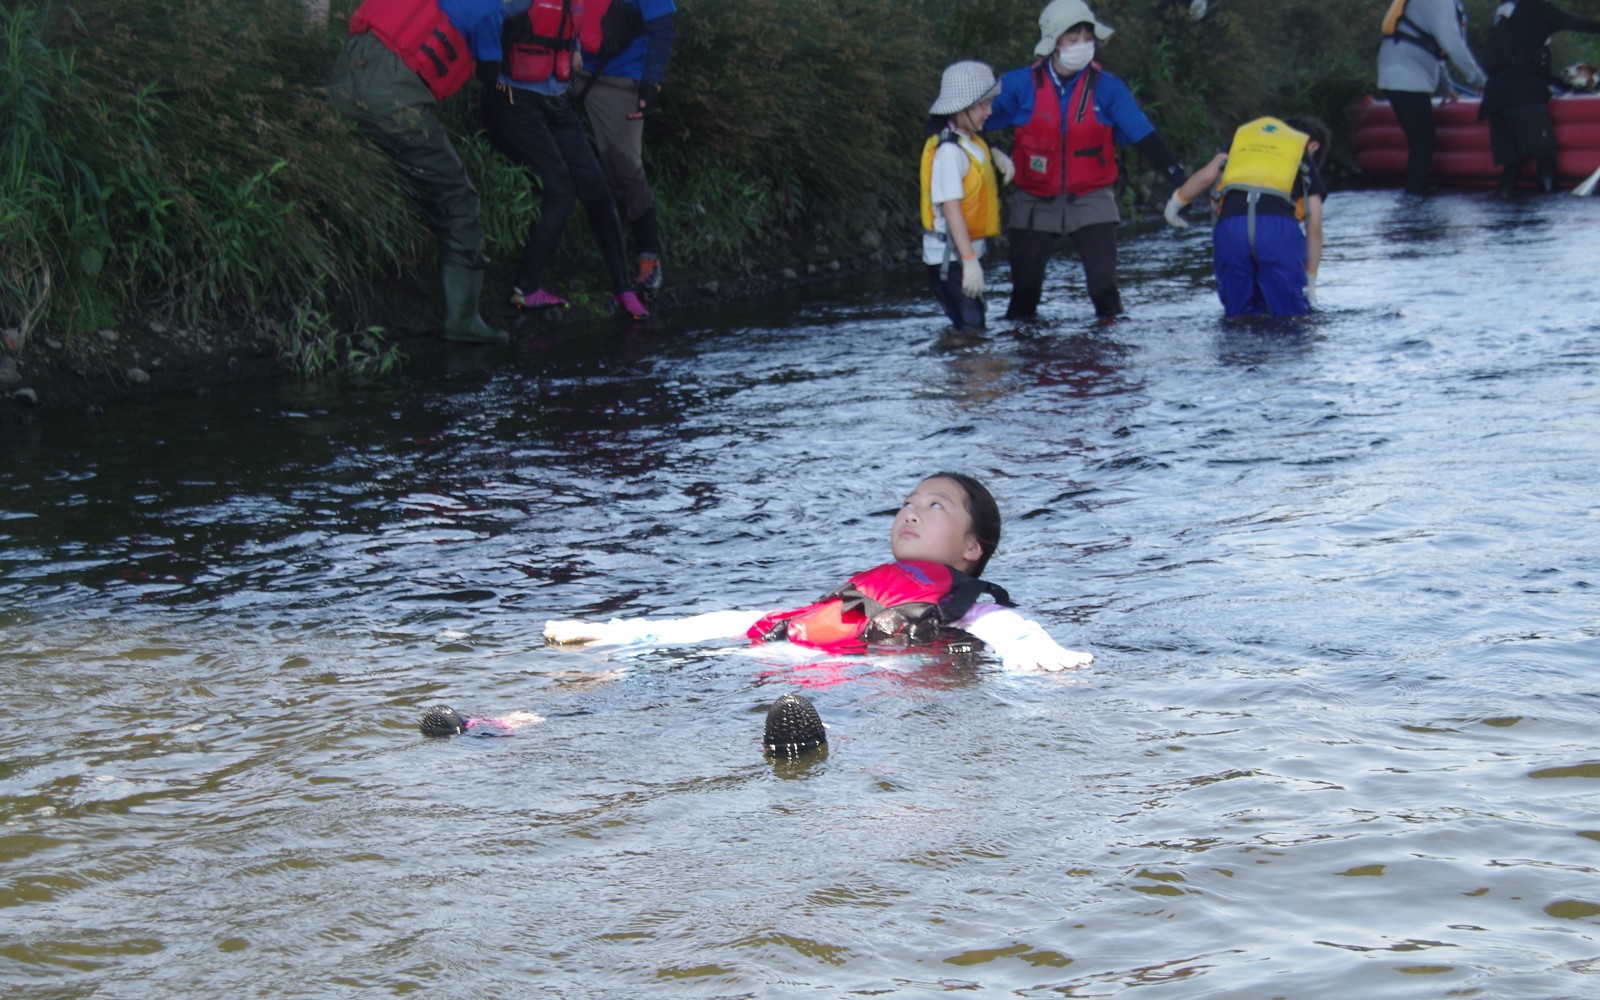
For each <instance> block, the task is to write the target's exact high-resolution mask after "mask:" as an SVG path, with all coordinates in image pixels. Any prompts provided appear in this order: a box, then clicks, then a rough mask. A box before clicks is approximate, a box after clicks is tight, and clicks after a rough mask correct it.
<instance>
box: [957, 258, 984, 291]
mask: <svg viewBox="0 0 1600 1000" xmlns="http://www.w3.org/2000/svg"><path fill="white" fill-rule="evenodd" d="M961 294H962V295H965V296H966V297H967V298H969V299H981V298H983V265H982V264H980V263H978V258H977V257H964V258H962V261H961Z"/></svg>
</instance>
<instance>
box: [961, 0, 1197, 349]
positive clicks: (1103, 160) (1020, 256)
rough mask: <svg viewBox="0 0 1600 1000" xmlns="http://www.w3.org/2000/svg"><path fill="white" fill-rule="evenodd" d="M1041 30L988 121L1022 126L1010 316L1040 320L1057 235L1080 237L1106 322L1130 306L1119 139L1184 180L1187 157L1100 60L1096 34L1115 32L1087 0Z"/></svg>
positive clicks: (1054, 13) (1048, 12) (1049, 13)
mask: <svg viewBox="0 0 1600 1000" xmlns="http://www.w3.org/2000/svg"><path fill="white" fill-rule="evenodd" d="M1039 31H1040V34H1041V36H1042V37H1041V38H1040V40H1039V44H1038V45H1036V46H1035V47H1034V53H1035V54H1036V55H1038V56H1041V57H1042V58H1040V59H1039V60H1038V61H1037V62H1035V63H1033V64H1032V65H1030V66H1024V67H1022V68H1020V69H1014V70H1012V71H1011V72H1009V73H1007V74H1005V75H1004V76H1002V77H1001V78H1000V96H998V97H996V98H995V99H994V106H993V110H992V111H991V113H990V115H989V121H988V124H987V125H986V126H985V128H987V129H989V130H996V129H1002V128H1010V127H1015V129H1016V131H1015V133H1014V135H1013V137H1012V148H1011V160H1012V162H1013V163H1014V164H1015V165H1016V176H1015V178H1014V180H1013V183H1015V184H1016V186H1017V194H1016V198H1015V200H1014V201H1013V202H1012V208H1011V219H1010V225H1009V233H1008V241H1009V243H1010V257H1011V304H1010V306H1009V307H1008V308H1007V309H1006V318H1007V319H1013V320H1031V319H1033V318H1034V317H1035V315H1036V314H1037V311H1038V308H1039V299H1040V297H1041V296H1042V294H1043V291H1044V271H1045V264H1046V263H1047V262H1048V261H1049V259H1050V254H1051V253H1052V252H1053V251H1054V250H1055V243H1056V239H1057V237H1060V236H1071V237H1072V240H1073V242H1074V243H1075V244H1076V245H1077V248H1078V255H1079V256H1080V257H1082V258H1083V274H1084V279H1085V281H1086V283H1087V285H1088V290H1089V299H1090V301H1092V302H1093V303H1094V311H1095V315H1096V316H1097V317H1099V319H1100V321H1101V322H1112V321H1114V320H1115V319H1116V317H1117V316H1118V315H1120V314H1121V312H1122V296H1121V294H1120V293H1119V292H1118V291H1117V223H1118V222H1120V221H1121V216H1120V215H1119V214H1118V212H1117V199H1116V195H1115V193H1114V192H1113V190H1112V185H1113V184H1114V183H1115V182H1116V179H1117V157H1116V146H1117V144H1118V143H1122V144H1124V145H1133V146H1137V147H1138V149H1139V151H1140V152H1141V153H1143V154H1144V155H1145V157H1146V158H1147V159H1149V160H1150V162H1152V163H1154V164H1155V165H1156V167H1157V168H1159V169H1160V170H1161V171H1163V172H1164V173H1165V174H1166V175H1167V176H1168V177H1169V178H1170V179H1171V181H1172V186H1173V187H1174V188H1176V187H1178V186H1180V185H1181V184H1183V182H1184V181H1185V180H1187V175H1186V174H1185V173H1184V171H1183V167H1182V166H1181V165H1180V164H1179V163H1178V158H1177V157H1175V156H1173V155H1172V150H1170V149H1168V148H1167V144H1166V141H1165V140H1163V139H1162V138H1161V136H1160V135H1159V134H1157V132H1156V130H1155V126H1153V125H1151V124H1150V120H1149V119H1148V118H1146V117H1145V114H1144V112H1143V111H1142V110H1140V108H1139V103H1138V101H1136V100H1134V97H1133V93H1132V92H1131V91H1130V90H1129V89H1128V85H1127V84H1125V83H1123V82H1122V80H1120V79H1118V78H1117V77H1115V76H1113V75H1112V74H1110V73H1108V72H1106V71H1105V70H1104V69H1102V68H1101V66H1100V64H1099V63H1098V62H1095V60H1094V56H1095V41H1096V39H1098V40H1099V41H1102V42H1103V41H1105V40H1106V39H1108V38H1110V37H1111V29H1110V28H1108V27H1106V26H1105V25H1104V24H1101V23H1100V21H1099V20H1097V19H1096V18H1095V16H1094V12H1093V11H1092V10H1090V9H1089V5H1088V4H1086V3H1084V2H1083V0H1053V2H1052V3H1051V4H1050V6H1048V7H1046V8H1045V9H1044V12H1043V13H1042V14H1040V15H1039Z"/></svg>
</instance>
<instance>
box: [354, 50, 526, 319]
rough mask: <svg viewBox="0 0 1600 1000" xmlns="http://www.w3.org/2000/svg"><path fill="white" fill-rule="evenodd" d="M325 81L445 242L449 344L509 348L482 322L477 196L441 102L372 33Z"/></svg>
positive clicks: (480, 231) (441, 249)
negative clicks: (391, 164) (392, 164)
mask: <svg viewBox="0 0 1600 1000" xmlns="http://www.w3.org/2000/svg"><path fill="white" fill-rule="evenodd" d="M325 82H326V84H327V87H328V100H329V101H330V102H331V103H332V104H333V107H334V110H336V111H338V112H339V114H340V115H342V116H344V117H345V118H346V119H348V120H350V121H353V122H355V123H356V124H357V125H360V126H361V127H362V128H363V129H365V130H366V131H367V133H368V134H370V135H371V136H372V137H373V138H374V139H375V140H377V142H378V144H379V145H380V146H381V147H382V148H383V150H384V152H386V153H388V154H389V157H390V159H392V160H394V162H395V165H396V166H398V167H399V168H400V173H401V175H402V176H403V177H404V178H405V182H406V189H407V190H408V191H409V192H410V194H411V196H412V197H413V198H415V199H416V200H417V203H418V204H419V205H421V206H422V210H423V213H424V214H425V215H426V216H427V218H428V227H429V228H430V229H432V230H433V234H434V236H436V237H437V238H438V240H439V258H440V271H441V273H442V277H443V282H444V295H445V325H444V339H446V340H454V341H458V342H461V343H468V344H503V343H505V342H506V339H507V337H506V334H505V332H504V331H501V330H495V329H492V328H491V327H489V325H488V324H486V323H484V321H483V319H482V318H481V317H480V316H479V315H478V296H479V293H480V292H481V291H482V289H483V224H482V223H481V222H480V221H479V220H478V192H477V191H476V190H475V189H474V188H473V186H472V181H471V179H470V178H468V177H467V171H466V168H465V167H463V166H462V165H461V157H459V156H457V155H456V151H455V147H454V146H452V145H450V136H449V135H448V134H446V132H445V130H444V125H443V124H441V123H440V121H439V102H438V101H436V100H434V98H433V94H432V93H430V92H429V90H428V87H427V85H426V84H424V83H423V82H422V79H421V78H420V77H418V76H417V74H416V73H414V72H412V71H411V69H410V67H408V66H407V65H406V64H405V63H404V62H402V61H401V59H400V57H399V56H397V55H395V54H394V53H393V52H391V51H389V49H388V47H387V46H385V45H384V44H383V43H382V42H380V41H378V39H377V38H376V37H374V36H373V35H372V34H370V33H367V32H363V33H362V34H359V35H354V36H352V37H351V38H350V39H349V40H348V41H346V42H345V45H344V49H343V51H341V52H340V53H339V57H338V58H337V59H336V60H334V63H333V68H332V69H330V70H329V71H328V76H327V79H326V81H325Z"/></svg>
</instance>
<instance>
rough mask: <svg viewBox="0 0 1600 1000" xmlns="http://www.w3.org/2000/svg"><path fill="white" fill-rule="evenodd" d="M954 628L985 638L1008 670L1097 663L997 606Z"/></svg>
mask: <svg viewBox="0 0 1600 1000" xmlns="http://www.w3.org/2000/svg"><path fill="white" fill-rule="evenodd" d="M953 627H954V628H958V629H961V630H962V631H963V632H970V633H972V634H973V635H975V636H977V637H978V638H979V639H982V640H983V642H984V644H985V645H987V646H990V647H992V648H993V649H994V651H995V652H996V653H998V654H1000V662H1001V665H1002V666H1004V667H1005V668H1006V669H1007V670H1029V671H1031V670H1052V671H1054V670H1070V669H1073V668H1074V667H1087V666H1088V665H1089V664H1091V663H1093V662H1094V654H1093V653H1080V652H1078V651H1077V650H1075V649H1067V648H1066V647H1064V646H1062V645H1061V644H1060V643H1058V642H1056V641H1055V640H1054V639H1052V638H1050V636H1049V634H1047V633H1046V632H1045V630H1044V627H1043V626H1042V625H1040V624H1039V623H1038V622H1035V621H1029V620H1028V619H1026V618H1024V617H1022V616H1021V615H1019V614H1017V613H1016V612H1015V611H1012V610H1010V609H1009V608H1002V607H999V606H997V605H979V606H976V607H974V608H973V610H972V611H970V612H968V613H967V616H966V617H965V618H963V619H961V620H960V621H958V622H956V623H955V625H954V626H953Z"/></svg>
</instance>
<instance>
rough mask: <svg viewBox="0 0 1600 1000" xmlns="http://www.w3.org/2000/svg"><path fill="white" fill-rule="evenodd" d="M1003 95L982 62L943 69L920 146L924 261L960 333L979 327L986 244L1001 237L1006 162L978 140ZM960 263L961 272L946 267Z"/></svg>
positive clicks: (1008, 172) (1007, 174)
mask: <svg viewBox="0 0 1600 1000" xmlns="http://www.w3.org/2000/svg"><path fill="white" fill-rule="evenodd" d="M999 92H1000V85H999V84H997V83H996V82H995V79H994V70H992V69H990V68H989V65H988V64H987V63H981V62H976V61H973V60H967V61H963V62H958V63H952V64H951V65H950V66H949V67H948V68H946V69H945V71H944V76H943V78H942V80H941V81H940V85H939V99H938V100H936V101H934V102H933V107H931V108H929V109H928V128H927V135H928V141H927V142H926V143H924V144H923V147H922V170H921V175H922V229H923V233H922V262H923V263H924V264H926V265H928V278H929V281H930V282H931V283H932V284H933V294H934V296H935V297H936V298H937V299H938V300H939V305H940V306H942V307H944V312H945V315H946V316H949V317H950V322H951V323H953V324H954V325H955V328H956V330H957V331H958V332H965V331H973V330H982V329H983V328H984V311H985V310H984V302H983V265H982V264H981V263H979V260H980V259H981V258H982V257H983V251H984V240H985V239H986V238H988V237H991V236H998V235H1000V185H999V184H998V183H996V181H995V171H996V170H997V169H998V170H999V172H1000V174H1001V176H1003V177H1004V178H1005V179H1006V180H1008V181H1009V180H1010V179H1011V175H1012V173H1013V172H1014V171H1013V168H1012V166H1011V160H1010V158H1009V157H1007V156H1006V154H1005V153H1004V152H1003V151H1001V150H998V149H990V148H989V145H988V143H986V142H984V141H983V139H982V138H980V136H979V132H981V131H982V129H983V123H984V122H985V121H987V120H988V118H989V107H990V105H991V104H992V103H993V101H994V95H995V94H998V93H999ZM956 261H960V270H959V271H957V270H956V268H954V267H952V266H951V265H952V264H953V263H954V262H956Z"/></svg>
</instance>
